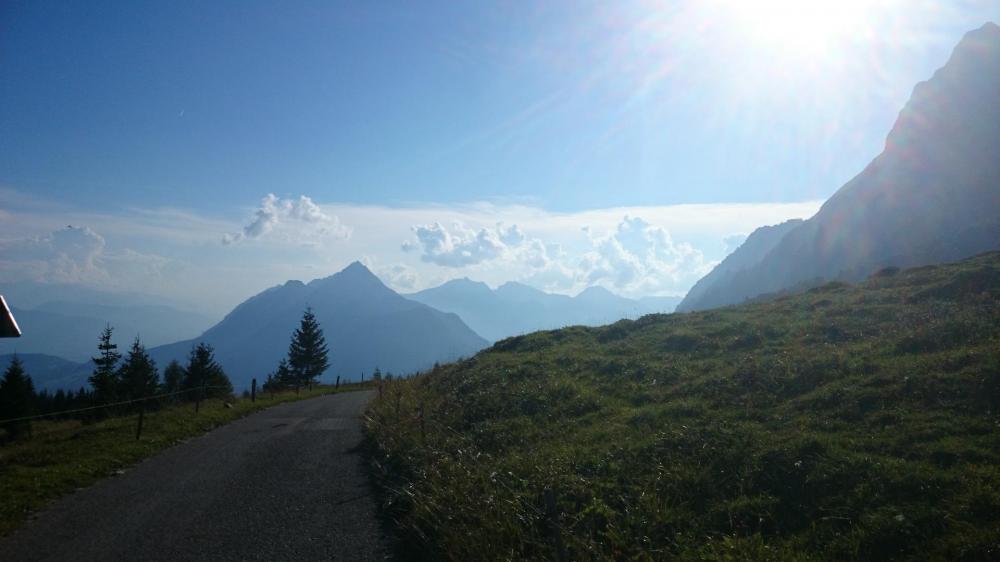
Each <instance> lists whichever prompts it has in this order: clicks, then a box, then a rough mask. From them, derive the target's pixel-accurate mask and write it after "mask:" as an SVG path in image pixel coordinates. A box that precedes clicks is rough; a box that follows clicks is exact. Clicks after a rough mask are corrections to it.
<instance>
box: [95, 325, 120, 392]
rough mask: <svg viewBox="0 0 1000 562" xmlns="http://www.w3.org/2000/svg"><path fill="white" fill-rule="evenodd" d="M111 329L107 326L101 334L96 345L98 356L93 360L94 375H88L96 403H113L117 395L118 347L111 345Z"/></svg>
mask: <svg viewBox="0 0 1000 562" xmlns="http://www.w3.org/2000/svg"><path fill="white" fill-rule="evenodd" d="M112 332H113V328H112V327H111V325H110V324H109V325H108V326H107V327H105V328H104V331H103V332H101V341H100V343H99V344H97V350H98V351H99V352H100V355H98V356H97V357H94V358H93V361H94V373H93V374H92V375H90V386H92V387H93V388H94V399H95V400H96V401H97V402H98V403H107V402H113V401H114V400H115V398H116V397H117V394H118V382H119V379H118V369H117V366H118V360H119V359H121V358H122V355H121V353H118V351H117V350H118V346H117V345H115V344H113V343H111V334H112Z"/></svg>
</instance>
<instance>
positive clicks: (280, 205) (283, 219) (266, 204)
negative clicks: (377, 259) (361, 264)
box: [222, 193, 351, 245]
mask: <svg viewBox="0 0 1000 562" xmlns="http://www.w3.org/2000/svg"><path fill="white" fill-rule="evenodd" d="M282 224H285V225H288V226H290V227H295V226H300V227H303V226H304V227H305V228H304V229H299V230H300V231H299V232H297V233H296V234H297V235H298V236H301V235H307V237H312V238H317V237H319V238H325V237H330V238H338V239H345V238H349V237H350V236H351V229H350V228H349V227H347V226H345V225H343V224H342V223H341V222H340V219H338V218H337V217H336V216H332V215H328V214H327V213H325V212H324V211H323V209H322V208H320V206H319V205H317V204H316V203H314V202H313V200H312V199H310V198H309V197H307V196H305V195H302V196H300V197H299V198H298V199H281V198H279V197H278V196H276V195H275V194H273V193H268V194H267V196H266V197H264V198H263V199H262V200H261V202H260V206H259V207H257V209H256V210H255V211H254V218H253V220H252V221H250V223H249V224H247V225H246V226H244V227H243V230H242V231H240V232H236V233H233V234H226V235H224V236H223V237H222V243H223V244H226V245H229V244H234V243H237V242H242V241H244V240H254V239H257V238H261V237H263V236H265V235H267V234H269V233H271V232H272V231H274V230H275V228H277V227H278V226H279V225H282Z"/></svg>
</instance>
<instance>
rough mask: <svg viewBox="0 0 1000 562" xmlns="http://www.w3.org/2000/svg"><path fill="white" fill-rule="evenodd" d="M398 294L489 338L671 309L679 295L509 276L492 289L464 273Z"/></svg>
mask: <svg viewBox="0 0 1000 562" xmlns="http://www.w3.org/2000/svg"><path fill="white" fill-rule="evenodd" d="M404 296H405V297H406V298H409V299H412V300H415V301H417V302H421V303H424V304H426V305H428V306H431V307H433V308H436V309H438V310H442V311H445V312H451V313H454V314H457V315H458V316H459V317H460V318H462V320H463V321H465V323H466V324H468V325H469V327H470V328H472V329H473V330H475V331H476V333H478V334H479V335H481V336H483V337H484V338H486V339H488V340H490V341H493V342H495V341H499V340H501V339H504V338H507V337H511V336H516V335H519V334H524V333H528V332H534V331H537V330H548V329H553V328H562V327H565V326H573V325H587V326H597V325H601V324H610V323H612V322H615V321H617V320H620V319H622V318H630V317H638V316H642V315H645V314H650V313H654V312H672V311H673V310H674V307H675V306H676V305H677V303H678V302H680V297H645V298H642V299H638V300H636V299H629V298H625V297H622V296H619V295H616V294H614V293H612V292H611V291H609V290H607V289H605V288H603V287H589V288H587V289H585V290H584V291H582V292H581V293H580V294H578V295H576V296H575V297H570V296H567V295H559V294H552V293H546V292H544V291H540V290H538V289H535V288H533V287H529V286H527V285H523V284H521V283H515V282H508V283H505V284H503V285H501V286H499V287H497V288H496V289H495V290H494V289H491V288H490V287H489V286H488V285H486V284H485V283H481V282H477V281H472V280H469V279H453V280H451V281H448V282H447V283H444V284H443V285H440V286H438V287H434V288H431V289H426V290H423V291H420V292H417V293H411V294H408V295H404Z"/></svg>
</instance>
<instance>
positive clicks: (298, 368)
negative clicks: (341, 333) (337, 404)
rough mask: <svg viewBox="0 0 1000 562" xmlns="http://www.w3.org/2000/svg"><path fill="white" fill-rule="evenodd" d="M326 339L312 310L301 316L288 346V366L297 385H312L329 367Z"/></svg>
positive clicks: (309, 309) (307, 309)
mask: <svg viewBox="0 0 1000 562" xmlns="http://www.w3.org/2000/svg"><path fill="white" fill-rule="evenodd" d="M328 352H329V351H328V349H327V347H326V338H324V337H323V329H322V328H320V326H319V322H317V321H316V316H315V315H314V314H313V312H312V308H306V311H305V313H303V314H302V321H301V323H300V324H299V328H298V329H297V330H295V334H294V335H292V343H291V344H289V346H288V366H289V368H290V369H291V371H292V374H293V376H294V379H295V383H296V384H297V385H302V384H307V385H310V386H311V385H312V384H313V383H315V382H316V379H317V377H319V376H320V375H322V374H323V372H324V371H326V370H327V368H329V367H330V362H329V358H328Z"/></svg>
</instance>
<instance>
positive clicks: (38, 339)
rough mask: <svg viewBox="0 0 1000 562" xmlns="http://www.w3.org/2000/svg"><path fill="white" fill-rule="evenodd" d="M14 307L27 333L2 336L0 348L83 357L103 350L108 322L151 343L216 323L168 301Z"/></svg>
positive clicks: (123, 336)
mask: <svg viewBox="0 0 1000 562" xmlns="http://www.w3.org/2000/svg"><path fill="white" fill-rule="evenodd" d="M12 312H13V314H14V317H15V318H16V319H17V322H18V325H19V326H20V328H21V332H22V335H21V337H20V338H15V339H8V340H0V353H15V352H17V353H20V354H26V353H40V354H45V355H53V356H57V357H62V358H64V359H69V360H71V361H77V362H79V361H88V360H89V359H90V357H91V356H93V355H94V354H95V353H97V339H98V337H99V336H100V335H101V330H103V329H104V327H105V326H106V325H108V324H110V325H111V326H113V327H114V328H115V341H116V342H118V344H119V346H120V347H122V348H124V347H125V345H127V344H128V343H131V341H132V340H133V339H134V338H135V337H136V336H139V337H140V338H141V339H142V341H143V343H144V344H145V345H147V346H156V345H162V344H166V343H169V342H174V341H177V340H179V339H186V338H190V337H191V336H192V335H195V334H198V333H200V332H202V331H204V330H205V328H207V327H208V326H210V325H211V323H212V320H211V319H210V318H208V317H207V316H203V315H201V314H198V313H195V312H188V311H182V310H177V309H174V308H171V307H169V306H165V305H137V304H129V305H105V304H93V303H86V302H69V301H46V302H43V303H41V304H38V305H37V306H36V307H35V308H30V309H25V308H20V307H16V306H15V307H14V308H13V310H12Z"/></svg>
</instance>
